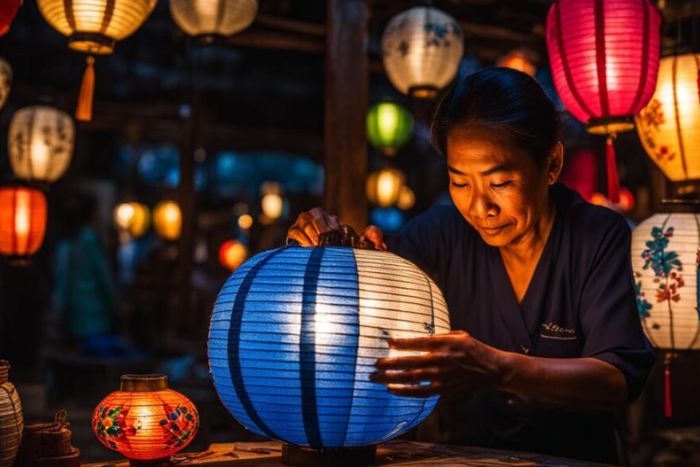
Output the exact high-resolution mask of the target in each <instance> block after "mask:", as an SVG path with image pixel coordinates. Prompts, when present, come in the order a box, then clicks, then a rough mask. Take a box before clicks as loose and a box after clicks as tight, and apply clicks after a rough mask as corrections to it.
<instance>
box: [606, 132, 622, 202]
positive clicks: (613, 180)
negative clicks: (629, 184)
mask: <svg viewBox="0 0 700 467" xmlns="http://www.w3.org/2000/svg"><path fill="white" fill-rule="evenodd" d="M615 138H617V134H616V133H610V134H609V135H608V137H607V139H606V141H605V165H606V169H607V175H608V199H609V200H610V202H612V203H613V204H617V203H619V202H620V178H619V176H618V174H617V160H616V156H615V145H614V144H613V143H614V141H615Z"/></svg>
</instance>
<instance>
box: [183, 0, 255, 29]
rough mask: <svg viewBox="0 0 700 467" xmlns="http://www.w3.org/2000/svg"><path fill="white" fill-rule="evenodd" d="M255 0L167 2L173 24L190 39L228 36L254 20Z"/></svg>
mask: <svg viewBox="0 0 700 467" xmlns="http://www.w3.org/2000/svg"><path fill="white" fill-rule="evenodd" d="M257 11H258V2H257V0H170V14H171V15H172V17H173V20H174V21H175V23H176V24H177V25H178V26H179V27H180V29H182V30H183V31H184V32H185V33H187V34H188V35H190V36H204V37H207V36H217V35H218V36H230V35H232V34H235V33H237V32H240V31H243V30H244V29H245V28H247V27H248V26H250V24H251V23H252V22H253V20H254V19H255V15H256V13H257Z"/></svg>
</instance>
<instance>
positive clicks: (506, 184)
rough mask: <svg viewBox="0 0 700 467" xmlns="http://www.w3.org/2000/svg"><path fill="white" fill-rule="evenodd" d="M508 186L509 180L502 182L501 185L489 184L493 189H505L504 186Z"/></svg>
mask: <svg viewBox="0 0 700 467" xmlns="http://www.w3.org/2000/svg"><path fill="white" fill-rule="evenodd" d="M508 185H510V180H508V181H505V182H502V183H492V184H491V186H492V187H493V188H503V187H506V186H508Z"/></svg>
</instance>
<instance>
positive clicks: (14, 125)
mask: <svg viewBox="0 0 700 467" xmlns="http://www.w3.org/2000/svg"><path fill="white" fill-rule="evenodd" d="M74 139H75V127H74V125H73V119H72V118H71V117H70V116H69V115H68V114H67V113H65V112H62V111H60V110H58V109H56V108H53V107H49V106H46V105H33V106H30V107H25V108H23V109H20V110H18V111H17V112H15V113H14V115H12V121H11V122H10V129H9V139H8V141H7V144H8V151H9V153H10V162H11V163H12V171H13V172H14V173H15V175H16V176H17V177H19V178H23V179H25V180H39V181H44V182H53V181H55V180H57V179H58V178H59V177H60V176H61V175H63V173H64V172H65V171H66V169H67V168H68V165H69V164H70V160H71V158H72V157H73V140H74Z"/></svg>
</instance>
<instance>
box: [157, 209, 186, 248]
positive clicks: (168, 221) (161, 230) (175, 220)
mask: <svg viewBox="0 0 700 467" xmlns="http://www.w3.org/2000/svg"><path fill="white" fill-rule="evenodd" d="M153 226H154V227H155V229H156V233H157V234H158V235H160V236H161V237H162V238H164V239H165V240H177V239H178V238H180V234H181V233H182V211H180V206H179V205H178V204H177V202H175V201H171V200H167V201H161V202H160V203H158V204H157V205H156V207H155V208H154V209H153Z"/></svg>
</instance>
